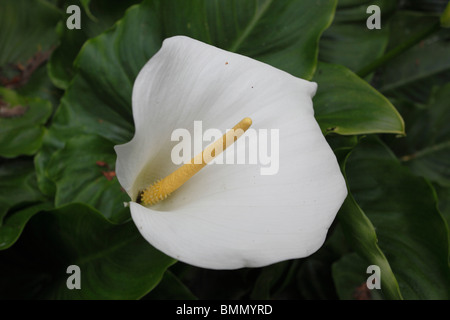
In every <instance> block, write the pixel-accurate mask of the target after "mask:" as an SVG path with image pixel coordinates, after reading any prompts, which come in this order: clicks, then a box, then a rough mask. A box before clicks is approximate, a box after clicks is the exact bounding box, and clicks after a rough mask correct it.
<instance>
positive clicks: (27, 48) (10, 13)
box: [0, 0, 61, 72]
mask: <svg viewBox="0 0 450 320" xmlns="http://www.w3.org/2000/svg"><path fill="white" fill-rule="evenodd" d="M60 18H61V12H60V11H59V10H58V9H57V8H56V7H54V6H53V5H51V4H49V3H48V2H47V1H43V0H33V1H30V0H2V1H1V2H0V48H2V50H1V51H0V69H4V68H6V67H8V64H19V63H21V64H22V65H25V64H26V62H27V61H28V59H30V58H31V57H33V56H34V55H35V54H36V53H37V52H46V51H49V50H51V48H52V46H54V45H56V43H57V40H58V38H57V34H56V32H55V25H56V23H57V21H58V20H59V19H60ZM5 71H6V70H2V72H5Z"/></svg>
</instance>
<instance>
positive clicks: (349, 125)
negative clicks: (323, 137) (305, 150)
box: [313, 63, 404, 135]
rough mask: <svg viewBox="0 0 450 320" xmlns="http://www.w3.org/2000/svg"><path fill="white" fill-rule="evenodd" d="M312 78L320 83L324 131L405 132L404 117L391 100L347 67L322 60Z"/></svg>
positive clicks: (317, 111)
mask: <svg viewBox="0 0 450 320" xmlns="http://www.w3.org/2000/svg"><path fill="white" fill-rule="evenodd" d="M313 80H314V81H316V82H317V83H318V85H319V87H318V91H317V94H316V96H315V97H314V110H315V115H316V119H317V121H318V123H319V125H320V128H321V129H322V132H323V133H324V134H327V133H330V132H335V133H338V134H342V135H356V134H368V133H397V134H404V123H403V119H402V117H401V116H400V114H399V113H398V112H397V110H396V109H395V107H394V106H393V105H392V104H391V103H390V102H389V100H387V99H386V98H385V97H384V96H383V95H381V94H380V93H379V92H378V91H376V90H375V89H374V88H372V87H371V86H370V85H369V84H368V83H367V82H365V81H364V80H362V79H361V78H359V77H358V76H356V75H355V74H354V73H353V72H351V71H350V70H348V69H347V68H345V67H343V66H339V65H332V64H326V63H320V64H319V68H318V70H317V73H316V75H315V77H314V79H313Z"/></svg>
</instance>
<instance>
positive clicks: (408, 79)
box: [376, 11, 450, 102]
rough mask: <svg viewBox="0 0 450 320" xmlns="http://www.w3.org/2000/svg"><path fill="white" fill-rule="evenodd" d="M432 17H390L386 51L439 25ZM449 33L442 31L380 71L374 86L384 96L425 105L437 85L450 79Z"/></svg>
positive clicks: (413, 14)
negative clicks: (388, 42)
mask: <svg viewBox="0 0 450 320" xmlns="http://www.w3.org/2000/svg"><path fill="white" fill-rule="evenodd" d="M438 22H439V17H438V16H436V15H434V14H425V13H419V12H408V11H399V12H398V13H397V14H396V15H395V16H394V17H393V18H392V28H391V30H392V32H391V37H390V44H389V49H388V50H390V49H391V48H394V47H396V46H397V45H398V44H399V43H402V42H404V41H405V39H408V38H410V37H412V36H413V35H415V34H418V33H420V32H421V31H423V30H425V29H428V28H432V27H433V25H436V24H438ZM449 36H450V30H448V29H441V30H440V31H439V32H437V33H434V34H432V35H431V36H429V37H428V38H426V39H425V40H423V41H421V42H420V43H418V44H417V45H415V46H414V47H412V48H411V49H409V50H407V51H406V52H403V53H402V54H401V55H399V56H398V57H396V58H394V59H392V60H391V61H390V62H389V63H387V64H386V65H385V66H384V67H383V68H381V69H380V70H379V74H378V76H377V79H376V86H377V88H379V90H380V91H382V92H383V93H384V94H386V95H389V96H395V97H407V98H410V99H411V100H412V101H420V102H425V101H426V100H427V99H428V97H429V95H430V93H431V90H432V88H433V86H436V85H442V84H444V83H446V82H448V81H449V80H450V59H448V57H449V55H450V43H449V41H448V38H449Z"/></svg>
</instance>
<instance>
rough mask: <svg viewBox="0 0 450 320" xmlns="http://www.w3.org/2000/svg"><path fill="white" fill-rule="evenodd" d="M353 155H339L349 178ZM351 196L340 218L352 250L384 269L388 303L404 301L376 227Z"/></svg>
mask: <svg viewBox="0 0 450 320" xmlns="http://www.w3.org/2000/svg"><path fill="white" fill-rule="evenodd" d="M351 151H352V150H351V149H341V150H339V151H338V153H337V156H338V159H340V163H341V166H342V171H343V172H344V175H346V168H347V167H348V157H349V156H350V155H351ZM351 192H352V189H351V188H349V193H348V196H347V198H346V199H345V201H344V203H343V204H342V206H341V209H340V210H339V212H338V216H337V217H338V219H339V223H340V226H341V227H342V230H343V232H344V235H345V237H346V239H347V241H348V242H349V244H350V245H351V246H352V248H353V249H354V250H355V251H356V252H357V253H358V254H359V255H360V256H361V257H362V258H364V260H365V261H367V262H369V263H370V264H373V265H377V266H379V267H380V269H381V284H382V290H383V293H384V295H385V296H386V297H387V298H388V299H402V294H401V292H400V288H399V285H398V282H397V279H396V277H395V275H394V273H393V272H392V269H391V266H390V264H389V261H388V259H387V258H386V256H385V254H384V253H383V251H382V250H381V249H380V247H379V246H378V237H377V232H376V231H375V227H374V226H373V224H372V222H371V221H370V220H369V218H368V217H367V216H366V214H365V213H364V211H363V210H361V208H360V207H359V205H358V204H357V202H356V201H355V199H354V197H353V195H352V193H351ZM366 268H367V266H366ZM335 280H336V278H335ZM353 285H355V283H353ZM339 289H340V288H338V292H339ZM347 298H348V297H347Z"/></svg>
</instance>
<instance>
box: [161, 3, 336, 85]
mask: <svg viewBox="0 0 450 320" xmlns="http://www.w3.org/2000/svg"><path fill="white" fill-rule="evenodd" d="M161 5H162V2H161ZM335 6H336V1H334V0H318V1H305V0H289V1H274V0H260V1H242V0H234V1H221V2H219V1H183V2H181V3H180V2H179V1H174V0H170V1H164V5H162V6H161V8H162V19H163V30H164V37H170V36H173V35H179V34H183V35H187V36H191V37H193V38H196V39H198V40H201V41H203V42H207V43H210V44H213V45H215V46H217V47H220V48H223V49H225V50H228V51H232V52H238V53H240V54H243V55H245V56H249V57H252V58H254V59H257V60H260V61H263V62H266V63H268V64H270V65H272V66H274V67H276V68H279V69H282V70H285V71H287V72H289V73H291V74H293V75H295V76H299V77H303V78H306V79H310V78H311V77H312V76H313V74H314V71H315V67H316V63H317V53H318V41H319V37H320V36H321V34H322V32H323V31H324V30H325V29H326V28H327V27H328V26H329V24H330V23H331V20H332V18H333V14H334V9H335ZM205 26H206V27H205Z"/></svg>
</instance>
